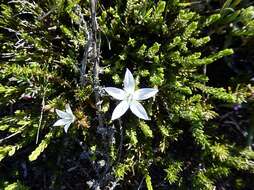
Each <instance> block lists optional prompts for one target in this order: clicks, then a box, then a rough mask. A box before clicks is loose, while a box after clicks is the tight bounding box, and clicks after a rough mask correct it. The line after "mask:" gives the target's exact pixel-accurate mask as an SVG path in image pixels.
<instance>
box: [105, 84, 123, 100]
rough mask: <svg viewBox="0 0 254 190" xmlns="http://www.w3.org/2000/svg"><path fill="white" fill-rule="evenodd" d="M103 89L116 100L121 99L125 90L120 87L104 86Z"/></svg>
mask: <svg viewBox="0 0 254 190" xmlns="http://www.w3.org/2000/svg"><path fill="white" fill-rule="evenodd" d="M104 89H105V91H106V92H107V93H108V94H109V95H110V96H112V97H113V98H115V99H117V100H123V99H124V97H125V91H123V90H122V89H119V88H115V87H106V88H104Z"/></svg>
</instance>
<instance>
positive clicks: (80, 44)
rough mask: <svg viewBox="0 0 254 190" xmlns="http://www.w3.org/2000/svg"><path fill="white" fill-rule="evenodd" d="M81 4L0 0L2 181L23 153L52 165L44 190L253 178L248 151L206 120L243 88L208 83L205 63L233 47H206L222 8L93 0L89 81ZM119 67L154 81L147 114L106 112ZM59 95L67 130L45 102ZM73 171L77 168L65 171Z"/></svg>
mask: <svg viewBox="0 0 254 190" xmlns="http://www.w3.org/2000/svg"><path fill="white" fill-rule="evenodd" d="M89 7H90V5H89V3H88V2H87V1H85V2H84V1H79V0H76V1H71V0H66V1H63V0H58V1H40V2H37V3H35V2H28V1H12V2H9V3H7V2H5V3H2V4H1V13H2V16H1V17H0V29H1V31H2V33H1V36H0V39H1V41H3V43H2V49H1V55H2V61H1V63H0V80H1V85H0V94H1V97H0V109H1V112H0V116H1V118H0V131H1V133H0V135H1V137H2V136H3V140H1V141H0V160H1V162H2V163H4V164H6V165H9V163H8V161H9V159H11V158H12V157H13V158H14V159H15V164H14V166H12V167H11V168H10V169H8V170H7V171H6V173H5V175H4V176H3V177H2V178H3V179H2V180H4V181H12V180H13V179H10V176H11V175H12V174H13V173H16V174H15V178H16V179H22V172H20V169H19V167H18V165H19V162H24V161H25V162H29V163H28V165H29V167H33V168H34V169H35V170H40V171H43V169H45V168H46V169H47V170H49V171H51V172H52V173H51V174H46V175H48V177H49V178H50V180H48V181H47V183H46V186H47V187H49V189H50V188H51V189H60V187H63V186H64V185H65V183H73V184H74V183H75V182H77V179H78V182H80V183H81V184H82V185H83V188H84V186H86V185H87V186H90V187H91V188H95V187H97V186H100V187H101V188H102V189H105V188H106V186H108V187H109V186H114V185H116V186H118V187H120V189H131V188H135V189H137V188H138V187H139V186H140V187H141V186H142V184H143V181H144V182H146V187H147V189H149V190H151V189H163V188H166V189H167V188H171V189H172V188H173V189H214V188H215V187H219V186H220V185H222V186H226V185H228V184H226V183H227V182H225V183H223V181H226V179H228V180H229V181H232V183H231V184H229V185H230V187H232V188H234V187H236V186H237V187H239V186H240V187H248V185H249V184H248V183H251V182H249V181H248V180H246V181H245V178H244V177H242V176H244V175H238V174H242V173H244V174H246V175H249V176H252V177H253V172H254V164H253V162H252V160H253V155H252V151H250V150H247V149H246V148H245V147H244V146H243V145H242V144H236V143H234V142H233V141H232V140H231V139H229V138H227V137H228V136H227V134H223V132H218V131H220V126H216V125H214V124H213V119H214V118H216V116H217V115H218V113H216V110H215V109H214V106H216V104H217V103H218V102H219V103H225V104H229V105H233V104H236V103H241V102H242V101H244V99H245V96H246V94H245V93H238V91H234V90H230V89H225V88H223V87H222V86H221V87H213V86H209V85H208V84H207V83H208V82H209V78H208V77H207V76H206V73H205V72H203V69H204V67H205V66H206V65H208V64H211V63H214V62H216V61H217V60H219V59H221V58H223V57H225V56H230V55H232V54H233V50H232V49H220V50H214V49H212V50H211V49H210V48H209V41H210V40H212V39H211V36H208V35H207V34H205V32H204V31H205V30H209V26H210V25H211V24H213V23H214V22H216V21H218V19H219V18H220V17H221V15H220V14H213V15H210V16H202V15H199V14H198V13H197V12H194V11H192V10H190V9H189V8H188V4H183V3H180V2H179V1H177V0H173V1H161V0H159V1H156V3H155V2H154V1H147V0H139V1H138V0H127V1H110V3H109V2H108V3H107V2H104V1H101V2H99V4H98V5H97V14H98V27H99V28H98V31H97V32H98V35H97V36H96V37H97V38H98V40H99V41H98V42H97V43H96V45H97V47H98V49H97V50H100V52H101V55H100V56H99V58H100V63H99V64H100V68H99V70H98V71H97V72H99V73H100V75H99V80H98V78H97V76H95V72H94V71H95V70H96V69H98V68H95V67H94V63H95V60H94V57H93V56H94V55H93V52H94V51H90V50H91V49H93V47H94V46H89V44H90V45H91V42H90V40H91V39H90V38H89V35H90V34H92V32H91V31H92V29H93V28H92V27H91V24H92V23H91V20H90V15H91V12H90V8H89ZM250 9H251V8H250ZM240 31H241V30H239V31H238V33H239V32H240ZM100 40H101V41H100ZM92 45H94V44H92ZM99 48H100V49H99ZM126 68H129V69H130V70H131V71H132V73H133V75H134V77H135V79H136V82H137V84H138V86H139V87H156V88H158V89H159V93H158V95H157V96H156V97H155V98H154V99H150V100H148V101H145V102H144V103H143V105H144V107H145V109H146V110H147V112H148V115H149V116H150V117H151V120H150V121H143V120H140V119H138V118H137V117H135V116H134V115H133V114H131V113H130V112H127V114H125V115H124V116H122V117H121V119H119V120H117V121H114V122H112V121H110V118H111V114H112V111H113V109H114V107H115V104H114V103H115V102H114V100H111V99H110V98H109V97H108V96H106V94H105V93H104V91H103V89H102V87H106V86H107V87H108V86H114V87H121V86H120V84H122V81H123V77H124V72H125V70H126ZM222 80H223V79H222ZM97 85H100V86H99V87H98V86H97ZM98 100H100V101H98ZM67 103H69V104H70V105H71V108H72V110H73V112H74V115H75V116H76V118H77V120H76V122H75V123H74V124H72V126H71V127H70V129H69V131H68V133H67V135H66V134H65V133H64V132H63V128H62V127H53V124H54V122H55V121H56V120H57V119H58V118H57V115H56V114H55V112H54V111H55V109H63V108H64V105H65V104H67ZM100 107H101V108H100ZM98 108H99V109H100V110H98ZM243 153H244V154H243ZM20 154H21V155H23V157H22V159H19V155H20ZM84 157H85V158H84ZM45 160H46V163H45ZM82 160H86V161H87V162H89V163H90V164H91V165H92V167H90V166H89V164H88V165H84V164H82ZM55 163H57V164H55ZM1 167H2V166H0V168H1ZM84 168H85V169H84ZM73 170H78V171H81V172H84V171H85V172H84V173H86V174H84V176H85V177H84V178H78V177H77V179H76V177H75V179H73V180H72V177H73V176H71V177H70V176H68V175H69V174H68V173H70V172H71V171H73ZM76 173H78V172H76ZM28 175H32V174H29V173H28ZM75 175H77V176H79V175H81V174H75ZM39 177H40V175H39ZM82 177H83V176H82ZM66 178H67V179H71V180H69V181H68V182H66V181H65V180H64V179H66ZM73 178H74V177H73ZM239 184H240V185H239ZM30 185H31V187H36V186H35V184H30ZM38 188H40V187H37V189H38ZM41 188H42V187H41ZM74 188H76V189H79V188H81V187H76V186H75V187H74Z"/></svg>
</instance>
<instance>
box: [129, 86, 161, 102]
mask: <svg viewBox="0 0 254 190" xmlns="http://www.w3.org/2000/svg"><path fill="white" fill-rule="evenodd" d="M157 92H158V89H155V88H141V89H138V90H137V91H135V92H134V99H135V100H145V99H148V98H151V97H152V96H154V95H155V94H156V93H157Z"/></svg>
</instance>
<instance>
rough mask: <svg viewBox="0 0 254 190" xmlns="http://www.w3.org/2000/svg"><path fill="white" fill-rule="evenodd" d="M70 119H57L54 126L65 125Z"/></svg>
mask: <svg viewBox="0 0 254 190" xmlns="http://www.w3.org/2000/svg"><path fill="white" fill-rule="evenodd" d="M69 122H70V120H69V119H59V120H57V121H56V122H55V123H54V125H53V126H62V125H65V124H66V123H69Z"/></svg>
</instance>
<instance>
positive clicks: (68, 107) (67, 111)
mask: <svg viewBox="0 0 254 190" xmlns="http://www.w3.org/2000/svg"><path fill="white" fill-rule="evenodd" d="M65 110H66V113H68V114H70V115H73V113H72V110H71V107H70V105H69V104H66V105H65Z"/></svg>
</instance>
